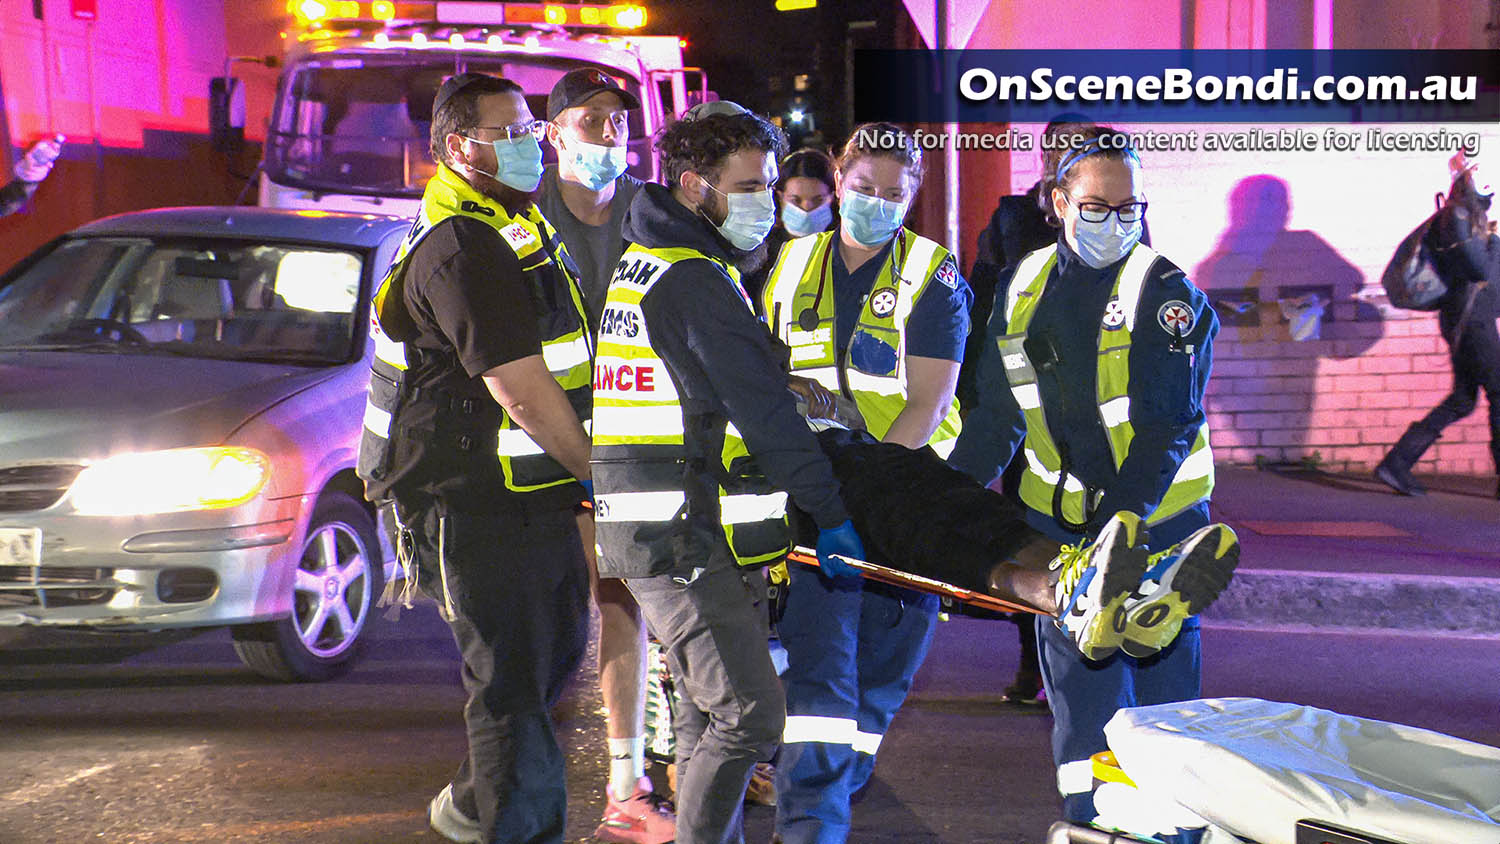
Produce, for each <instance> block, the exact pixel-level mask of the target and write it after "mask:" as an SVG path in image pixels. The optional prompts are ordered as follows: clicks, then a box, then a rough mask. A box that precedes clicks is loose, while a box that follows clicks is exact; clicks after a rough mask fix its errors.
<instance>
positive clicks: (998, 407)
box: [950, 126, 1239, 821]
mask: <svg viewBox="0 0 1500 844" xmlns="http://www.w3.org/2000/svg"><path fill="white" fill-rule="evenodd" d="M1079 136H1080V138H1081V139H1082V141H1083V142H1082V143H1081V145H1079V146H1077V147H1076V148H1074V149H1071V150H1070V151H1069V152H1068V153H1066V154H1064V155H1063V156H1062V158H1061V159H1060V160H1059V161H1058V163H1057V165H1056V166H1057V172H1056V178H1055V187H1054V188H1053V189H1052V194H1051V206H1050V207H1051V211H1052V213H1053V214H1054V215H1055V219H1056V220H1057V221H1058V223H1059V224H1060V226H1061V232H1060V234H1059V237H1058V239H1057V243H1056V244H1054V245H1052V246H1048V247H1046V248H1043V249H1039V250H1037V251H1035V252H1032V253H1030V254H1028V255H1026V256H1025V257H1024V258H1022V259H1021V260H1020V262H1019V264H1018V265H1017V266H1016V269H1015V271H1014V273H1013V274H1012V275H1011V277H1010V278H1009V279H1008V280H1006V283H1004V284H1002V286H1001V287H1000V289H1001V290H1002V291H1004V293H1003V301H1002V300H1000V299H997V300H996V302H995V307H994V311H993V313H992V315H991V317H990V322H989V327H988V331H987V335H986V338H985V345H984V357H983V358H982V359H981V362H980V369H979V401H980V406H979V407H978V408H977V409H976V410H975V411H974V412H973V413H971V414H969V416H968V418H967V419H966V420H965V422H966V424H965V427H964V432H963V435H962V436H961V437H960V438H959V441H958V445H957V447H956V448H955V449H954V453H953V456H952V458H950V462H951V463H952V464H953V465H955V466H956V467H958V468H959V469H961V470H963V471H965V472H967V473H968V474H969V475H970V476H972V477H974V478H976V479H977V480H979V482H980V483H986V484H988V483H990V482H992V481H994V480H995V478H997V477H999V475H1000V472H1001V471H1002V470H1003V469H1004V468H1005V465H1006V463H1008V462H1009V460H1010V458H1011V455H1012V454H1014V453H1015V451H1016V449H1017V448H1020V449H1023V450H1024V453H1025V456H1026V468H1025V472H1024V475H1023V476H1022V479H1021V486H1020V495H1021V500H1022V502H1023V503H1024V504H1025V505H1026V508H1027V517H1028V520H1029V521H1030V522H1031V524H1032V526H1033V527H1035V528H1036V529H1037V530H1040V531H1042V532H1044V533H1047V534H1049V535H1051V536H1052V537H1053V538H1055V539H1057V540H1059V541H1062V542H1068V543H1082V542H1086V541H1087V540H1088V539H1089V538H1090V537H1093V536H1094V535H1095V534H1096V533H1097V532H1098V530H1099V528H1100V526H1101V525H1103V524H1104V523H1105V522H1106V521H1107V520H1109V519H1110V517H1111V516H1114V514H1116V513H1117V512H1121V511H1123V512H1124V513H1127V514H1132V513H1133V514H1134V515H1135V517H1138V518H1139V527H1140V529H1141V530H1142V531H1143V532H1145V533H1146V535H1147V537H1148V541H1147V544H1148V546H1149V547H1150V548H1151V549H1152V550H1153V551H1155V552H1156V553H1154V554H1152V555H1151V557H1150V558H1149V559H1148V560H1147V561H1146V565H1147V569H1146V572H1145V576H1144V577H1143V578H1141V579H1140V580H1139V582H1138V583H1129V584H1128V585H1127V584H1126V583H1125V582H1124V581H1121V582H1119V583H1115V584H1111V583H1108V582H1106V583H1105V584H1104V589H1103V590H1102V591H1100V592H1097V593H1095V600H1096V601H1097V603H1098V604H1099V606H1098V608H1097V609H1098V611H1099V612H1102V613H1103V614H1105V616H1106V617H1107V618H1108V619H1110V621H1111V623H1110V624H1109V625H1104V626H1102V631H1103V632H1104V633H1105V634H1108V636H1110V637H1112V638H1109V639H1108V640H1107V641H1106V640H1103V639H1100V640H1096V641H1094V642H1091V643H1090V644H1091V647H1090V648H1089V649H1087V650H1088V652H1089V653H1090V655H1091V656H1092V657H1093V658H1092V659H1090V658H1087V657H1085V656H1083V655H1082V654H1080V652H1079V650H1078V649H1076V648H1075V647H1074V643H1073V641H1072V640H1071V639H1070V638H1069V636H1068V635H1067V633H1066V632H1064V630H1063V629H1061V628H1060V626H1059V623H1054V622H1053V620H1052V619H1048V618H1039V619H1038V621H1037V625H1038V629H1037V634H1038V639H1039V642H1040V650H1041V665H1042V679H1043V681H1044V683H1045V685H1046V690H1047V700H1048V702H1049V703H1050V705H1051V707H1052V712H1053V715H1054V716H1055V721H1054V725H1053V732H1052V751H1053V759H1054V761H1055V762H1056V764H1057V766H1058V768H1057V782H1058V788H1059V791H1060V792H1061V793H1062V795H1063V810H1064V816H1065V817H1067V818H1068V819H1069V820H1074V821H1090V820H1092V819H1093V818H1094V815H1095V812H1094V809H1093V798H1092V794H1091V787H1092V773H1091V769H1090V764H1089V758H1090V756H1092V755H1093V754H1094V753H1096V752H1099V751H1102V750H1105V749H1107V745H1106V743H1105V739H1104V731H1103V730H1104V724H1105V722H1107V721H1108V720H1109V719H1110V718H1111V717H1112V716H1113V715H1114V713H1115V710H1117V709H1119V708H1121V707H1127V706H1138V705H1140V706H1143V705H1149V704H1155V703H1165V702H1169V701H1176V700H1187V699H1190V698H1196V697H1198V695H1199V681H1200V665H1199V635H1198V619H1197V618H1196V616H1195V615H1194V614H1195V613H1197V612H1198V611H1199V610H1200V609H1201V608H1202V607H1204V606H1206V605H1207V604H1208V603H1209V602H1210V601H1212V600H1213V599H1214V598H1215V597H1217V595H1218V593H1219V592H1220V591H1221V590H1222V589H1223V588H1224V587H1225V586H1226V585H1227V584H1228V581H1229V578H1230V576H1231V575H1232V573H1233V570H1234V566H1235V564H1236V563H1237V562H1238V559H1239V550H1238V544H1237V541H1236V540H1235V537H1234V533H1233V532H1232V531H1230V530H1229V529H1228V528H1227V527H1225V526H1223V525H1211V524H1209V516H1208V499H1209V493H1210V492H1212V490H1213V484H1214V466H1213V455H1212V453H1211V452H1210V451H1209V447H1208V426H1207V424H1206V422H1205V415H1204V411H1203V391H1204V388H1205V386H1206V385H1207V383H1208V373H1209V367H1210V364H1211V360H1212V358H1211V354H1212V343H1213V339H1214V335H1215V334H1216V333H1218V329H1219V322H1218V317H1217V316H1215V314H1214V312H1213V308H1211V307H1210V306H1209V304H1208V300H1207V297H1205V296H1204V295H1203V293H1202V292H1201V291H1199V290H1198V288H1196V287H1194V286H1193V284H1192V283H1191V282H1189V281H1188V279H1187V278H1186V277H1185V276H1184V275H1183V273H1182V270H1180V269H1178V268H1177V266H1176V265H1174V264H1173V263H1172V262H1170V261H1168V260H1167V259H1166V258H1164V257H1162V256H1161V255H1159V254H1157V253H1156V252H1154V251H1152V249H1151V248H1150V247H1148V246H1146V245H1145V244H1142V243H1140V234H1141V228H1142V223H1143V221H1144V219H1145V214H1146V201H1145V187H1144V184H1143V181H1142V178H1141V165H1140V160H1139V158H1138V157H1137V156H1136V154H1135V152H1134V151H1133V150H1132V149H1130V148H1129V146H1128V145H1127V140H1128V139H1127V138H1126V136H1125V135H1124V134H1123V133H1120V132H1118V131H1116V130H1113V129H1109V128H1106V127H1097V126H1095V127H1087V128H1084V129H1080V130H1079ZM1049 175H1050V174H1049ZM1045 181H1046V180H1045V179H1044V182H1045ZM1127 579H1130V578H1127ZM1179 631H1180V633H1181V635H1178V633H1179ZM1117 649H1118V650H1117Z"/></svg>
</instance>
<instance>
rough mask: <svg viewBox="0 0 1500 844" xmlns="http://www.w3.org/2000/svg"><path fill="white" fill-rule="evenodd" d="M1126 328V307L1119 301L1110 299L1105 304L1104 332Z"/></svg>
mask: <svg viewBox="0 0 1500 844" xmlns="http://www.w3.org/2000/svg"><path fill="white" fill-rule="evenodd" d="M1124 326H1125V306H1124V305H1122V304H1120V300H1119V299H1110V300H1109V301H1108V302H1106V303H1105V304H1104V330H1105V331H1117V330H1119V329H1121V328H1123V327H1124Z"/></svg>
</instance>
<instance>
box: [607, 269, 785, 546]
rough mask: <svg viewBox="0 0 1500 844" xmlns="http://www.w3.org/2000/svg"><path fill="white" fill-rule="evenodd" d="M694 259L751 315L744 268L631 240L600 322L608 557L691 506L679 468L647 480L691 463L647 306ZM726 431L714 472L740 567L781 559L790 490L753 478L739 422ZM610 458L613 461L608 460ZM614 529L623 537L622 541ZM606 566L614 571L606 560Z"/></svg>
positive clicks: (722, 518) (675, 398)
mask: <svg viewBox="0 0 1500 844" xmlns="http://www.w3.org/2000/svg"><path fill="white" fill-rule="evenodd" d="M687 260H708V261H712V262H713V263H714V264H715V265H717V266H718V267H719V268H720V269H721V270H723V271H724V275H725V282H726V283H729V284H732V285H733V286H734V287H735V289H736V291H737V292H738V294H739V296H740V298H741V299H742V300H743V301H744V303H745V307H746V308H747V309H750V310H752V312H753V308H752V306H751V303H750V299H749V297H748V296H746V294H745V292H744V289H743V288H742V287H740V283H739V272H738V271H737V270H736V269H734V268H733V267H731V266H729V265H728V264H726V263H724V262H723V261H719V260H717V259H715V258H711V257H709V256H707V255H705V254H703V253H702V252H699V251H697V250H695V249H690V248H686V247H672V248H659V249H647V248H645V247H642V246H640V245H638V244H631V245H630V247H629V248H627V249H626V250H625V253H624V254H623V255H622V256H621V257H620V261H619V263H618V264H616V266H615V271H614V274H613V275H612V276H611V279H610V285H609V292H608V294H607V295H606V297H605V302H604V310H603V314H602V317H601V319H600V330H599V349H598V355H597V358H596V360H595V364H594V381H593V386H594V431H593V441H594V446H595V453H594V461H595V502H596V507H597V508H598V509H597V510H596V513H595V520H596V522H597V523H598V525H599V528H598V530H599V536H600V537H601V539H600V541H599V547H600V549H601V553H603V554H605V555H608V554H609V553H610V552H609V549H610V548H611V547H612V542H614V541H621V542H631V541H633V538H632V537H633V536H634V532H635V531H636V530H638V529H640V528H642V527H647V526H650V525H652V524H660V523H666V522H670V521H672V520H675V519H680V518H684V517H685V515H686V512H687V508H688V506H689V502H688V501H687V497H686V493H685V491H684V489H683V486H682V484H683V476H682V473H681V471H680V470H679V471H678V472H677V473H676V474H675V475H672V474H671V473H666V472H661V473H659V474H657V475H656V478H655V480H654V481H647V480H646V479H645V478H646V476H647V474H649V472H648V471H647V469H648V467H651V466H657V467H659V466H662V465H667V464H673V463H674V462H676V463H680V462H681V461H683V460H684V441H683V438H684V431H685V420H684V415H683V409H682V404H681V397H680V396H679V395H678V392H677V387H676V384H675V383H674V382H673V381H672V377H671V375H670V373H669V372H668V370H667V366H666V362H665V361H664V360H662V358H661V355H660V354H659V353H658V352H657V351H656V348H655V347H654V346H653V345H652V343H651V333H650V327H649V326H648V325H647V323H646V318H645V314H644V313H643V312H642V310H641V303H642V301H644V299H645V298H646V296H647V294H649V293H650V291H651V289H652V288H653V287H654V286H655V285H656V283H657V282H658V281H660V280H661V278H662V277H663V276H664V275H666V273H667V271H668V270H669V269H671V267H672V265H673V264H675V263H677V262H678V261H687ZM722 435H723V442H724V446H723V451H722V453H721V455H720V458H721V463H722V465H721V466H719V467H716V468H717V469H718V471H717V472H716V474H720V475H721V476H722V477H721V480H720V484H719V488H718V500H717V509H718V511H719V512H718V522H719V525H720V526H721V527H722V528H723V530H724V534H725V538H726V540H727V541H728V544H729V547H730V550H731V551H732V552H733V553H734V556H735V559H736V561H737V562H739V564H740V565H761V564H766V563H770V562H775V561H776V560H778V559H780V558H782V557H784V556H785V555H786V553H787V551H788V550H790V546H791V539H790V531H789V529H788V525H787V517H786V503H787V496H786V493H784V492H780V491H778V490H774V489H771V488H770V486H769V484H766V483H764V479H763V478H756V477H752V476H749V475H747V474H746V473H747V472H751V471H752V468H753V461H752V460H751V459H750V454H749V451H748V449H746V447H745V444H744V440H743V438H742V437H741V436H740V435H739V431H738V430H736V429H735V428H734V426H733V425H731V424H728V423H725V426H724V430H723V432H722ZM606 453H607V454H609V458H608V459H607V460H606V459H603V458H602V457H601V455H603V454H606ZM620 464H624V465H625V468H624V469H623V470H622V469H621V468H620ZM757 480H758V481H760V483H757ZM726 483H728V484H729V485H730V486H729V487H726V486H725V484H726ZM615 531H621V533H620V534H619V535H618V536H617V535H615ZM614 547H618V546H614ZM605 564H606V568H607V567H608V565H609V561H607V560H606V561H605Z"/></svg>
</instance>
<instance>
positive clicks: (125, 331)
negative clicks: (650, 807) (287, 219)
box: [0, 237, 362, 364]
mask: <svg viewBox="0 0 1500 844" xmlns="http://www.w3.org/2000/svg"><path fill="white" fill-rule="evenodd" d="M361 267H362V260H361V257H360V256H359V255H356V254H353V253H349V252H342V251H337V250H331V249H320V248H316V247H310V246H299V245H291V244H284V245H270V244H264V243H253V244H252V243H245V242H243V241H239V242H236V241H219V242H216V241H203V240H193V241H182V240H158V239H151V238H139V237H90V238H79V239H73V240H65V241H63V242H62V243H60V244H59V245H58V246H57V247H56V248H54V249H53V250H52V251H51V252H49V253H47V254H46V255H45V256H43V257H42V258H40V259H39V260H37V261H36V262H35V263H33V264H31V265H30V266H28V267H26V268H25V269H24V270H22V271H21V272H20V273H19V274H18V275H15V276H13V277H12V278H10V279H9V280H8V282H4V286H3V287H0V348H30V349H36V348H44V349H77V350H89V351H104V352H119V353H160V354H177V355H186V356H190V357H205V358H219V359H229V360H263V361H284V362H289V363H307V364H319V363H341V362H344V361H346V360H349V359H350V358H351V357H352V353H353V343H354V339H355V327H356V325H357V321H356V319H355V314H356V312H357V308H358V305H359V301H360V277H361Z"/></svg>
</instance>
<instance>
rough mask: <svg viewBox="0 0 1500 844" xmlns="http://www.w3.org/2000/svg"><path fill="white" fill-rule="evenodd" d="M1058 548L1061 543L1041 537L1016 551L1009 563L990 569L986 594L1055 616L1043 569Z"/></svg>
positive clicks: (1049, 578) (1049, 584)
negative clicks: (987, 592)
mask: <svg viewBox="0 0 1500 844" xmlns="http://www.w3.org/2000/svg"><path fill="white" fill-rule="evenodd" d="M1061 548H1062V544H1061V543H1058V542H1054V541H1053V540H1051V539H1048V538H1047V537H1045V536H1037V537H1035V538H1033V539H1031V540H1030V541H1028V542H1027V543H1026V544H1024V545H1022V546H1021V547H1020V548H1018V549H1016V551H1015V552H1014V553H1013V554H1012V556H1011V558H1010V559H1008V560H1006V561H1005V562H1003V563H1000V564H999V565H997V566H995V567H994V568H992V569H990V576H989V593H990V594H991V595H994V596H995V597H996V598H1000V599H1002V600H1007V601H1013V602H1016V603H1021V604H1025V605H1027V606H1030V607H1035V608H1037V609H1039V610H1041V611H1042V612H1044V613H1046V614H1048V615H1056V614H1057V598H1056V597H1055V595H1054V594H1053V591H1054V590H1053V588H1052V582H1051V581H1052V576H1051V573H1050V572H1049V571H1048V569H1047V566H1048V564H1049V563H1051V562H1052V560H1053V558H1055V557H1056V556H1057V553H1058V550H1059V549H1061Z"/></svg>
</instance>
